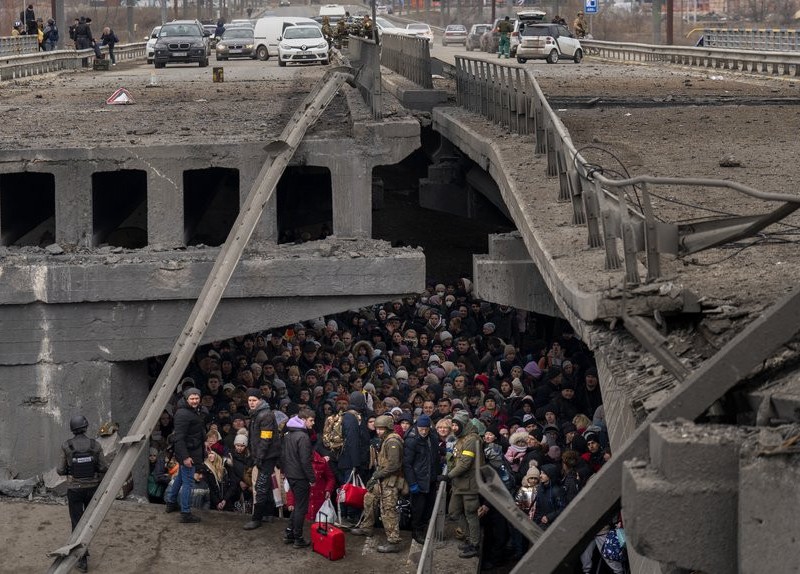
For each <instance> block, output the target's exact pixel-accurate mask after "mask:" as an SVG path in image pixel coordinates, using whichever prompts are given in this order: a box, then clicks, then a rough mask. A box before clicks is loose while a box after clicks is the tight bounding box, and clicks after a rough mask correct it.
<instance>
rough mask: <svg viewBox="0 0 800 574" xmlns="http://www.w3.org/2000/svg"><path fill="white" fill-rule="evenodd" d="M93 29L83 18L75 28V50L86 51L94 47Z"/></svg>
mask: <svg viewBox="0 0 800 574" xmlns="http://www.w3.org/2000/svg"><path fill="white" fill-rule="evenodd" d="M92 38H93V36H92V29H91V28H90V27H89V23H88V22H87V21H86V18H85V17H83V16H81V17H80V20H79V21H78V25H77V26H75V49H76V50H86V49H87V48H91V47H92V43H93V39H92Z"/></svg>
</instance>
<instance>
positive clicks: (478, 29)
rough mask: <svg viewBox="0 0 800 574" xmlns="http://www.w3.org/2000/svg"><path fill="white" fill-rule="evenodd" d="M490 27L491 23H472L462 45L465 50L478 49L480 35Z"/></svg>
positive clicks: (479, 46) (479, 47)
mask: <svg viewBox="0 0 800 574" xmlns="http://www.w3.org/2000/svg"><path fill="white" fill-rule="evenodd" d="M491 29H492V25H491V24H473V25H472V28H470V29H469V34H467V41H466V42H465V43H464V47H465V48H466V49H467V52H472V50H480V49H481V36H483V34H484V33H485V32H488V31H489V30H491Z"/></svg>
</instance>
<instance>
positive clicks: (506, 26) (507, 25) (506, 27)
mask: <svg viewBox="0 0 800 574" xmlns="http://www.w3.org/2000/svg"><path fill="white" fill-rule="evenodd" d="M497 31H498V32H500V42H499V44H498V45H497V57H498V58H502V57H503V56H505V57H506V58H508V57H509V56H510V54H511V43H510V42H511V41H510V39H509V37H510V35H511V32H513V31H514V27H513V26H512V25H511V20H510V19H509V18H508V16H506V17H505V19H504V20H501V21H500V23H499V24H498V25H497Z"/></svg>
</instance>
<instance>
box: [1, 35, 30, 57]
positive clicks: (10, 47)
mask: <svg viewBox="0 0 800 574" xmlns="http://www.w3.org/2000/svg"><path fill="white" fill-rule="evenodd" d="M38 51H39V41H38V40H37V38H36V36H2V37H0V57H2V56H14V55H19V54H35V53H36V52H38Z"/></svg>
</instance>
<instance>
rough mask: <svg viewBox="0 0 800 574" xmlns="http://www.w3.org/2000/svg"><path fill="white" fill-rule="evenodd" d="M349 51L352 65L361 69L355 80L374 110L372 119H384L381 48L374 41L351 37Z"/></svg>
mask: <svg viewBox="0 0 800 574" xmlns="http://www.w3.org/2000/svg"><path fill="white" fill-rule="evenodd" d="M347 49H348V52H349V54H350V63H351V64H352V66H353V67H354V68H359V69H360V71H359V73H358V74H357V75H356V79H355V82H356V85H357V86H358V90H359V91H360V92H361V96H362V97H363V98H364V101H365V102H367V104H369V106H370V108H371V109H372V117H373V118H374V119H376V120H378V119H380V118H382V117H383V89H382V87H381V54H380V47H379V46H378V45H377V44H375V42H374V41H373V40H369V39H367V38H359V37H358V36H350V37H349V38H348V46H347Z"/></svg>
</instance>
